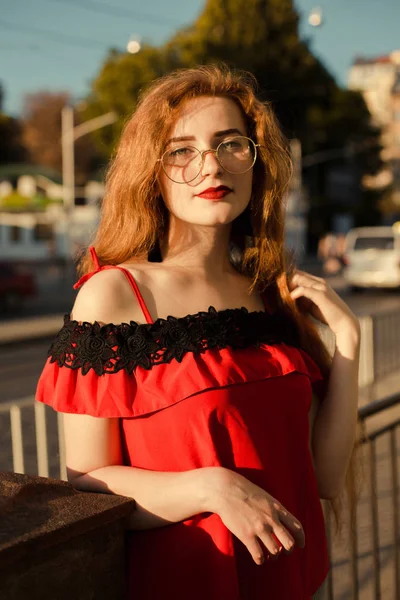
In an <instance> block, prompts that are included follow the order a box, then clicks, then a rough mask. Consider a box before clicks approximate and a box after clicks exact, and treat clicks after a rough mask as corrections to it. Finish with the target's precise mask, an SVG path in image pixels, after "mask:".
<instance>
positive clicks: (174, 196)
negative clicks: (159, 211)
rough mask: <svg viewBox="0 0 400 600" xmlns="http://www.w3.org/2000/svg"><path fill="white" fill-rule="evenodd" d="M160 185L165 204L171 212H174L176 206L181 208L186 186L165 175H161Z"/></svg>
mask: <svg viewBox="0 0 400 600" xmlns="http://www.w3.org/2000/svg"><path fill="white" fill-rule="evenodd" d="M158 185H159V188H160V193H161V196H162V198H163V200H164V204H165V206H166V207H167V208H168V210H169V211H170V212H172V213H174V212H175V211H174V208H179V205H180V204H181V202H182V200H183V195H184V190H183V189H182V188H183V187H185V186H180V185H179V184H178V183H174V182H173V181H171V180H170V179H168V177H166V176H165V175H164V176H160V177H159V180H158Z"/></svg>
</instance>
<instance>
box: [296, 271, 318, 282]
mask: <svg viewBox="0 0 400 600" xmlns="http://www.w3.org/2000/svg"><path fill="white" fill-rule="evenodd" d="M296 275H304V276H305V277H308V278H309V279H314V280H315V281H320V282H323V281H325V279H324V278H323V277H317V275H313V274H312V273H308V272H307V271H301V270H300V269H296V271H295V272H294V275H293V276H296Z"/></svg>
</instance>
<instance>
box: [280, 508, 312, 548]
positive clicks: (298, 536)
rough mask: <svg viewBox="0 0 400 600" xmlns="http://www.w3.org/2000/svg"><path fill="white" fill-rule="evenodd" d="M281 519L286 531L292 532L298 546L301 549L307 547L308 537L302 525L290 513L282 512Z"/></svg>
mask: <svg viewBox="0 0 400 600" xmlns="http://www.w3.org/2000/svg"><path fill="white" fill-rule="evenodd" d="M279 518H280V520H281V522H282V524H283V525H284V526H285V527H286V529H289V530H290V531H291V532H292V534H293V537H294V539H295V542H296V544H297V545H298V546H299V547H300V548H304V546H305V545H306V536H305V534H304V529H303V527H302V525H301V523H300V522H299V521H298V520H297V519H296V517H294V516H293V515H292V514H291V513H290V512H288V511H282V512H280V513H279Z"/></svg>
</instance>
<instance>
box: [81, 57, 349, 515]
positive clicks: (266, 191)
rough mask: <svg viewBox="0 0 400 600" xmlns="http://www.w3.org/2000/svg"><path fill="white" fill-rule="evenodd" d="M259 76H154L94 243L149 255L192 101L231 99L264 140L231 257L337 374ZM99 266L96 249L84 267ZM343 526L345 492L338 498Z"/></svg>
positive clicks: (201, 72) (202, 72)
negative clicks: (296, 281)
mask: <svg viewBox="0 0 400 600" xmlns="http://www.w3.org/2000/svg"><path fill="white" fill-rule="evenodd" d="M256 89H257V84H256V81H255V79H254V77H253V76H252V75H251V74H249V73H247V72H243V71H232V70H230V69H228V68H227V67H226V66H225V65H211V66H199V67H197V68H193V69H181V70H177V71H175V72H173V73H170V74H167V75H166V76H164V77H162V78H160V79H158V80H156V81H155V82H153V83H152V84H151V85H150V86H149V87H148V88H147V89H146V90H145V91H144V92H143V93H142V95H141V97H140V98H139V102H138V105H137V107H136V110H135V111H134V113H133V115H132V116H131V117H130V118H129V120H128V121H127V122H126V124H125V127H124V129H123V132H122V135H121V139H120V142H119V145H118V147H117V149H116V152H115V155H114V156H113V158H112V160H111V162H110V167H109V170H108V174H107V177H106V193H105V197H104V200H103V204H102V209H101V220H100V224H99V227H98V229H97V232H96V234H95V237H94V239H93V241H92V244H93V245H94V246H95V248H96V252H97V255H98V257H99V261H100V264H102V265H107V264H120V263H126V262H130V261H142V260H147V257H148V255H149V254H150V253H151V252H152V250H153V249H154V247H155V246H156V244H157V241H158V240H160V239H162V238H163V237H164V235H165V234H166V232H167V229H168V211H167V209H166V206H165V204H164V202H163V199H162V197H161V195H160V191H159V186H158V169H159V165H160V163H159V162H157V159H159V158H160V157H161V155H162V153H163V150H164V148H165V144H166V141H167V139H168V135H169V132H170V130H171V127H172V126H173V124H174V123H175V122H176V119H177V118H178V116H179V112H180V110H181V109H182V106H183V104H184V103H186V102H188V101H190V100H191V99H193V98H198V97H207V96H208V97H210V96H218V97H224V98H230V99H231V100H232V101H233V102H235V103H236V104H237V106H238V107H239V109H240V110H241V113H242V115H243V117H244V119H245V123H246V126H247V135H248V136H249V137H250V138H252V139H253V140H254V141H255V142H256V143H258V144H260V149H259V150H260V151H259V152H258V155H257V160H256V162H255V165H254V171H253V188H252V196H251V200H250V204H249V207H248V208H247V209H246V211H245V213H243V214H242V215H240V216H239V217H237V219H235V221H234V222H233V224H232V234H231V235H232V238H231V242H232V244H231V258H232V262H234V264H235V266H236V268H237V269H238V270H239V271H240V272H242V273H244V274H246V275H247V276H248V277H249V278H250V279H251V282H252V283H251V289H253V288H255V287H256V288H257V289H258V290H259V291H260V292H262V293H263V294H264V295H265V297H266V300H267V303H268V305H269V307H270V308H271V309H272V310H274V311H283V312H284V313H285V315H286V316H287V318H288V319H289V320H290V321H291V322H292V323H293V326H294V327H296V328H297V331H298V333H299V336H300V340H301V344H302V347H303V348H304V350H305V351H306V352H308V353H309V355H310V356H311V357H312V358H313V359H314V360H315V362H316V363H317V364H318V366H319V367H320V369H321V371H322V374H323V376H324V379H325V382H326V383H327V381H328V379H329V373H330V367H331V356H330V354H329V352H328V350H327V348H326V347H325V345H324V343H323V342H322V340H321V338H320V336H319V334H318V331H317V329H316V327H315V326H314V325H313V323H312V322H311V321H310V319H309V318H307V317H306V315H305V313H304V312H303V311H302V310H301V309H300V308H298V306H297V305H296V303H295V301H294V300H293V299H292V298H291V296H290V291H289V287H288V281H290V278H291V276H292V274H293V269H294V265H293V264H292V262H291V261H290V260H289V256H288V254H287V253H286V251H285V247H284V220H285V219H284V217H285V192H286V191H287V189H288V185H289V182H290V179H291V175H292V162H291V157H290V152H289V146H288V141H287V140H286V138H285V136H284V135H283V134H282V132H281V129H280V127H279V124H278V122H277V119H276V117H275V114H274V112H273V109H272V107H271V104H270V103H264V102H262V101H261V100H260V99H259V98H258V97H257V95H256ZM92 268H93V265H92V260H91V256H90V254H89V253H88V252H87V251H86V252H85V253H84V254H83V255H82V256H81V258H80V262H79V265H78V272H79V273H80V274H81V275H83V274H85V273H87V272H89V271H91V270H92ZM353 466H354V452H353V457H352V460H351V461H350V467H349V470H348V477H347V486H346V487H347V490H348V492H349V499H350V505H351V506H353V508H354V506H355V486H354V477H353V471H354V469H353ZM330 505H331V508H332V509H333V513H334V516H335V521H336V525H337V526H338V525H340V523H341V519H340V506H341V498H340V497H338V498H335V499H333V500H331V501H330Z"/></svg>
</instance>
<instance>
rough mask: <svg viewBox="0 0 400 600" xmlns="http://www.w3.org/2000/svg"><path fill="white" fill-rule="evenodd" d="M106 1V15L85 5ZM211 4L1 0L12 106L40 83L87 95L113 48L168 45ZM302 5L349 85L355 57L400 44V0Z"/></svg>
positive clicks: (5, 76) (1, 57) (317, 48)
mask: <svg viewBox="0 0 400 600" xmlns="http://www.w3.org/2000/svg"><path fill="white" fill-rule="evenodd" d="M92 3H93V4H92ZM99 3H101V4H102V5H103V7H104V14H103V12H99V11H95V10H88V9H85V8H84V7H85V6H86V7H88V8H90V7H92V8H93V6H95V5H96V4H97V5H98V4H99ZM204 4H205V0H146V2H143V0H0V7H1V12H0V81H1V83H2V85H3V87H4V91H5V102H4V110H5V112H7V113H9V114H13V115H17V114H19V113H20V112H21V110H22V106H23V98H24V95H25V94H27V93H33V92H36V91H39V90H50V91H61V90H67V91H69V92H70V93H71V94H72V95H73V96H74V97H75V98H77V99H78V98H82V97H83V96H85V95H86V93H87V92H88V90H89V85H90V81H91V80H92V79H93V78H94V77H95V76H96V74H97V73H98V71H99V69H100V66H101V64H102V61H103V60H104V57H105V55H106V53H107V49H108V48H109V47H111V46H114V47H118V48H121V49H124V48H125V46H126V43H127V41H128V40H129V38H131V37H132V36H135V35H136V36H139V37H140V38H141V39H142V40H144V41H147V42H150V43H152V44H155V45H157V44H161V43H163V42H164V41H165V40H167V39H168V37H170V36H171V35H172V34H173V33H174V31H175V30H176V29H178V28H180V27H182V26H184V25H187V24H189V23H191V21H192V20H193V19H195V18H196V16H197V15H198V14H199V13H200V12H201V10H202V8H203V6H204ZM295 5H296V8H297V9H298V11H299V12H300V15H301V28H300V31H301V35H302V36H306V37H309V38H311V40H312V49H313V51H314V53H315V54H317V55H318V56H319V57H320V58H321V59H322V60H323V61H324V62H325V64H326V66H327V67H328V69H329V70H330V71H331V72H332V73H333V75H334V76H335V77H336V79H337V81H338V82H339V83H340V84H341V85H346V80H347V71H348V69H349V66H350V65H351V63H352V61H353V59H354V57H355V56H359V55H363V56H378V55H383V54H387V53H388V52H391V51H392V50H394V49H396V48H397V49H400V32H399V23H400V1H399V0H320V2H318V0H317V1H316V2H313V1H312V0H295ZM315 6H320V7H321V8H322V10H323V15H324V23H323V25H322V26H321V27H319V28H313V27H311V26H310V25H309V24H308V22H307V17H308V14H309V12H310V10H311V9H312V8H313V7H315ZM110 7H113V9H114V10H112V9H110ZM107 11H109V13H108V14H105V13H107ZM125 11H126V12H125ZM128 13H129V14H128ZM36 30H37V31H36ZM61 42H63V43H61ZM85 43H86V46H85V47H83V46H82V45H81V44H85Z"/></svg>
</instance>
